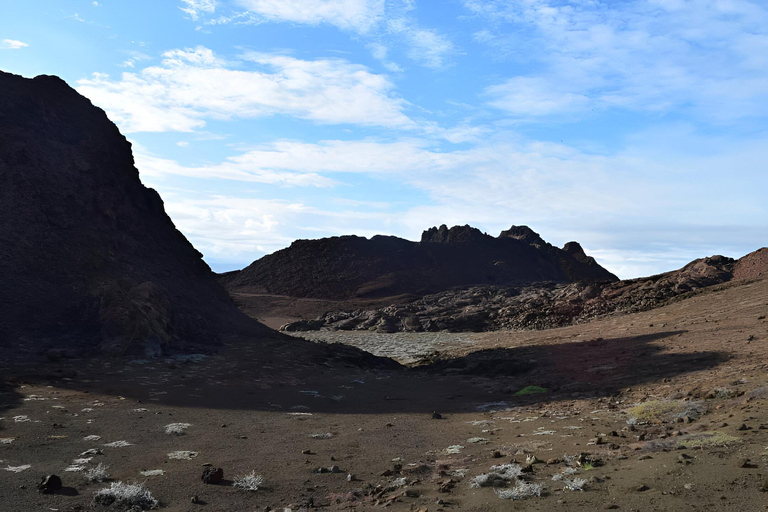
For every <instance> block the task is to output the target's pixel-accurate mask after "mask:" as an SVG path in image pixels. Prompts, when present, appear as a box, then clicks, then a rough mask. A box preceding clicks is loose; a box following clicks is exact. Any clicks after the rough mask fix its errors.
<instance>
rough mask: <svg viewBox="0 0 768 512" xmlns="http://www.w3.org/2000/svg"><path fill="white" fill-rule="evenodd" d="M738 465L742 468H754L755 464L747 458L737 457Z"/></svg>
mask: <svg viewBox="0 0 768 512" xmlns="http://www.w3.org/2000/svg"><path fill="white" fill-rule="evenodd" d="M739 467H740V468H744V469H755V468H756V467H757V464H754V463H752V461H751V460H749V459H739Z"/></svg>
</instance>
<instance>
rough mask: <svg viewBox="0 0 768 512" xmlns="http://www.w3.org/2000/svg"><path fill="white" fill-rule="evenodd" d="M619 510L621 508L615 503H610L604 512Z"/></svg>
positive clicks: (604, 508)
mask: <svg viewBox="0 0 768 512" xmlns="http://www.w3.org/2000/svg"><path fill="white" fill-rule="evenodd" d="M617 508H619V506H618V505H617V504H615V503H609V504H608V505H606V506H604V507H603V510H616V509H617Z"/></svg>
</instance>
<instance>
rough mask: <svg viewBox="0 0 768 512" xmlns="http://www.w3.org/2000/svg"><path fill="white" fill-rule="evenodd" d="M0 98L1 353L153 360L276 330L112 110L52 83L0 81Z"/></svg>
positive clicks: (3, 77) (1, 77) (6, 77)
mask: <svg viewBox="0 0 768 512" xmlns="http://www.w3.org/2000/svg"><path fill="white" fill-rule="evenodd" d="M0 91H2V94H0V275H2V276H3V277H2V279H3V285H2V287H0V333H2V334H0V345H10V344H13V343H25V340H29V339H34V340H35V343H36V344H37V345H36V348H39V349H40V351H41V353H45V352H46V351H47V350H50V349H60V348H68V349H74V350H77V351H80V352H90V351H94V350H96V351H99V350H100V351H101V352H104V353H109V354H124V353H129V352H136V353H142V352H143V353H144V354H142V355H150V356H151V355H160V354H161V353H164V352H166V351H168V350H176V349H178V350H181V349H189V348H195V349H198V350H205V349H210V347H211V345H215V343H216V341H215V340H216V334H217V333H222V332H233V331H237V332H249V333H266V332H268V331H267V329H266V328H265V327H263V326H260V324H257V323H256V322H254V321H252V320H250V319H247V318H246V317H245V316H244V315H242V314H241V313H240V312H239V311H238V310H237V309H236V307H235V306H234V305H233V303H232V301H231V299H230V298H229V297H228V296H227V294H226V292H225V291H224V290H223V289H222V288H221V287H220V286H219V285H218V283H217V282H216V280H215V278H214V275H213V273H212V272H211V270H210V268H208V265H207V264H206V263H205V262H204V261H203V259H202V255H201V254H200V253H199V252H197V251H196V250H195V248H194V247H192V245H191V244H190V243H189V242H188V241H187V239H186V238H184V235H182V234H181V233H180V232H179V231H178V230H176V228H175V226H174V224H173V222H172V221H171V219H170V218H169V217H168V215H167V214H166V213H165V210H164V208H163V201H162V200H161V199H160V196H159V195H158V194H157V192H155V191H154V190H152V189H150V188H147V187H145V186H144V185H142V183H141V181H140V180H139V172H138V170H137V169H136V167H135V166H134V161H133V155H132V153H131V145H130V143H129V142H128V141H127V140H126V139H125V137H123V136H122V135H121V134H120V132H119V131H118V129H117V127H116V126H115V125H114V124H113V123H112V122H111V121H110V120H109V119H108V118H107V116H106V114H105V113H104V111H102V110H101V109H100V108H97V107H95V106H94V105H92V104H91V102H90V101H89V100H88V99H87V98H85V97H83V96H81V95H80V94H78V93H77V92H76V91H75V90H73V89H72V88H70V87H69V86H68V85H67V84H66V83H65V82H64V81H63V80H61V79H59V78H57V77H54V76H45V75H43V76H38V77H36V78H34V79H27V78H23V77H20V76H16V75H12V74H8V73H3V72H0ZM48 354H49V357H51V358H54V359H55V358H57V357H60V356H62V353H60V352H56V351H54V352H48Z"/></svg>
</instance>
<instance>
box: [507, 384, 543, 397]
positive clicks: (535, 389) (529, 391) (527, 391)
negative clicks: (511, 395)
mask: <svg viewBox="0 0 768 512" xmlns="http://www.w3.org/2000/svg"><path fill="white" fill-rule="evenodd" d="M548 391H549V390H548V389H547V388H542V387H539V386H526V387H524V388H523V389H521V390H520V391H518V392H517V393H515V396H524V395H536V394H539V393H546V392H548Z"/></svg>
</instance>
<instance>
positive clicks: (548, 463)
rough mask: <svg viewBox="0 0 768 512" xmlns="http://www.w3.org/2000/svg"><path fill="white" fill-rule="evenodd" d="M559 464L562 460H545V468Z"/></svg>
mask: <svg viewBox="0 0 768 512" xmlns="http://www.w3.org/2000/svg"><path fill="white" fill-rule="evenodd" d="M561 462H562V460H560V459H558V458H557V457H555V458H552V459H547V466H552V465H555V464H560V463H561Z"/></svg>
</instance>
